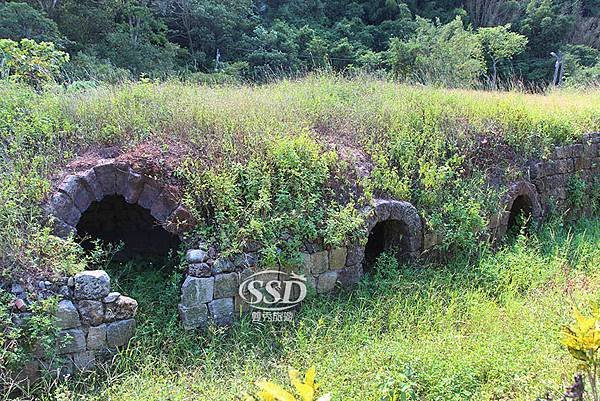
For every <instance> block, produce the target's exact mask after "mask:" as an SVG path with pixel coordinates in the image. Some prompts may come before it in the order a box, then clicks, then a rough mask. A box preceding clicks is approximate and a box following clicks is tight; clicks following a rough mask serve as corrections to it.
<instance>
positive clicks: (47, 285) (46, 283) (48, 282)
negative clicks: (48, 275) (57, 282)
mask: <svg viewBox="0 0 600 401" xmlns="http://www.w3.org/2000/svg"><path fill="white" fill-rule="evenodd" d="M44 285H45V286H46V288H50V287H52V283H51V282H50V281H47V280H46V281H44Z"/></svg>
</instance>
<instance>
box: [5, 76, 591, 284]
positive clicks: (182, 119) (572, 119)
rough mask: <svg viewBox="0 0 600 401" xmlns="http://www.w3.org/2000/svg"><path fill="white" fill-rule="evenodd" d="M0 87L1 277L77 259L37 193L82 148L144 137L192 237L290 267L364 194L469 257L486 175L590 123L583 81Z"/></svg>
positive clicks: (512, 173) (128, 144) (499, 174)
mask: <svg viewBox="0 0 600 401" xmlns="http://www.w3.org/2000/svg"><path fill="white" fill-rule="evenodd" d="M0 95H1V96H0V138H1V143H2V147H1V148H0V156H1V157H0V167H1V170H0V171H1V174H0V189H1V191H0V219H1V221H2V224H1V225H0V234H1V235H0V238H1V240H0V250H1V252H0V255H1V257H0V258H1V259H0V266H2V272H3V275H5V276H10V275H18V274H19V272H23V271H28V270H29V271H32V272H46V273H48V274H50V271H54V272H73V271H77V270H80V269H81V268H82V267H83V265H84V264H85V263H86V260H85V258H83V257H82V254H81V250H80V248H79V245H78V244H76V243H75V242H70V241H67V242H65V241H62V240H59V239H57V238H56V237H53V236H51V235H49V229H48V228H47V227H45V226H44V219H43V210H42V208H41V206H40V205H41V203H42V202H43V200H44V199H45V197H46V196H47V195H48V193H49V190H50V188H51V186H52V184H51V179H52V178H53V177H55V176H56V174H57V172H58V171H60V170H61V169H62V168H64V164H65V163H67V162H68V161H70V160H73V159H74V158H76V157H77V155H82V154H83V153H85V152H86V151H87V150H89V149H95V148H98V147H102V146H115V147H117V148H120V149H122V151H124V152H127V151H130V150H135V149H136V147H138V146H141V145H143V146H146V145H148V144H150V145H152V146H154V147H155V148H156V149H159V155H158V156H156V157H153V160H152V162H154V163H157V167H158V168H160V169H162V170H163V171H164V173H165V174H167V175H171V178H172V179H174V180H176V181H177V182H179V183H180V185H181V188H182V189H183V191H184V199H185V201H186V202H187V203H188V205H189V206H190V207H191V208H192V210H194V211H195V213H197V217H198V218H199V219H200V222H201V224H200V226H199V232H198V233H197V234H198V235H200V236H202V237H204V238H205V239H207V240H214V241H215V242H216V243H220V244H221V245H222V247H223V248H224V249H223V250H224V251H231V252H236V251H239V250H241V249H242V248H243V247H244V246H245V245H247V244H248V243H250V242H258V243H260V244H261V245H262V246H263V247H264V251H263V252H264V255H263V256H264V257H265V260H268V261H270V262H272V263H276V262H279V263H293V262H294V258H295V256H297V251H298V249H299V248H300V247H301V244H302V243H303V242H304V241H314V240H316V239H318V238H324V241H325V243H326V245H333V246H335V245H340V244H343V243H345V242H349V241H355V240H358V239H359V238H357V237H358V235H357V233H359V232H360V229H359V228H360V227H361V219H360V217H359V214H358V210H357V208H358V207H361V206H362V205H365V204H366V203H367V202H368V200H369V199H370V198H372V197H380V196H392V197H394V198H396V199H404V200H408V201H410V202H412V203H413V204H415V206H416V207H417V208H418V209H419V213H421V215H422V216H423V217H424V218H425V220H426V222H427V225H428V228H429V229H431V230H434V231H436V232H439V233H440V234H441V235H442V236H443V238H444V243H443V245H442V246H443V247H444V248H445V249H451V250H453V252H454V253H462V252H466V253H469V252H471V251H472V250H473V249H475V248H476V247H477V241H476V237H475V236H476V234H475V233H476V231H477V230H478V229H480V228H482V227H484V226H485V224H486V220H487V218H488V217H489V215H490V213H491V211H493V210H495V208H496V207H497V201H498V198H499V196H500V195H501V193H500V192H501V190H499V189H498V188H495V187H490V186H489V185H488V184H487V183H489V182H492V181H496V182H497V179H500V180H502V179H505V180H514V179H516V178H518V177H519V175H520V174H522V173H523V172H522V170H520V168H519V166H522V165H523V163H524V162H525V161H526V160H527V159H529V158H535V157H544V155H546V154H548V153H549V152H550V151H551V149H553V146H554V145H556V144H560V143H568V142H570V141H573V140H574V139H576V138H578V137H579V136H580V135H581V134H582V133H584V132H589V131H598V130H599V129H600V114H599V112H598V110H600V106H599V104H600V97H599V96H598V92H595V91H590V92H587V93H569V92H557V93H553V94H550V95H546V96H541V95H526V94H519V93H506V94H494V93H485V92H476V91H463V90H455V91H449V90H442V89H439V90H438V89H431V88H416V87H410V86H403V85H397V84H393V83H389V82H384V81H377V80H372V79H367V78H362V79H355V80H348V79H344V78H340V77H335V76H331V75H329V76H322V75H316V76H313V77H311V78H308V79H304V80H299V81H281V82H278V83H276V84H271V85H261V86H218V87H211V86H198V85H192V84H182V83H177V82H170V83H153V82H150V81H148V80H145V81H142V82H138V83H128V84H124V85H120V86H103V87H99V88H89V89H79V90H74V89H73V88H69V89H64V88H62V87H58V86H57V87H53V88H48V89H47V90H46V91H44V92H40V93H38V92H36V91H35V90H33V89H30V88H27V87H25V86H22V85H20V84H16V83H3V84H1V85H0ZM499 155H502V157H499ZM174 160H175V162H173V161H174ZM167 178H168V177H167ZM576 184H577V183H573V185H572V186H573V188H574V192H581V191H580V190H578V188H579V186H580V185H579V186H578V185H576ZM574 202H575V203H577V201H576V200H575V201H574ZM578 202H579V203H580V202H581V201H578Z"/></svg>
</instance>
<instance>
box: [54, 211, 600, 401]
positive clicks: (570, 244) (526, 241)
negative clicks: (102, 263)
mask: <svg viewBox="0 0 600 401" xmlns="http://www.w3.org/2000/svg"><path fill="white" fill-rule="evenodd" d="M599 250H600V225H598V220H582V221H580V222H578V223H576V224H575V226H568V225H563V224H562V223H559V222H555V223H553V224H552V225H549V226H546V227H544V228H543V229H542V230H541V231H540V232H538V233H533V234H531V235H529V236H527V235H524V234H520V235H517V237H516V238H514V239H513V240H512V241H511V242H510V243H507V244H505V245H503V246H501V247H500V249H499V250H498V251H497V252H491V251H490V250H487V249H484V250H482V252H481V253H480V255H479V257H478V258H476V259H471V260H468V259H460V258H456V259H455V260H454V261H453V262H451V263H449V264H446V265H438V264H431V265H427V266H419V267H417V266H412V265H403V266H400V265H398V262H397V261H396V260H395V259H394V258H393V257H390V256H389V255H385V254H384V255H382V256H381V257H380V258H379V260H378V262H377V265H376V266H375V269H374V273H373V274H372V275H370V276H366V277H365V278H364V279H363V280H362V281H361V282H360V284H359V286H358V288H356V289H354V290H350V291H340V292H338V293H337V294H335V295H332V296H315V297H312V298H310V299H308V300H307V301H306V302H305V303H304V304H303V306H302V308H301V310H300V311H298V312H297V314H296V316H295V319H294V322H293V323H291V324H281V323H279V324H278V323H252V322H251V320H250V318H249V317H248V318H245V319H242V320H241V321H240V322H239V323H237V324H236V325H235V327H233V328H232V329H231V330H229V331H227V330H223V329H215V328H212V329H210V330H209V331H208V332H204V333H194V332H185V331H183V330H182V329H181V328H180V326H179V325H178V324H177V318H176V315H177V312H176V308H175V305H176V303H177V298H178V296H179V292H178V280H180V277H179V275H178V274H177V272H176V271H175V272H169V271H168V270H161V269H158V270H157V269H151V268H150V267H149V266H144V265H139V266H138V267H135V268H134V267H133V266H130V267H127V269H133V270H127V271H121V270H119V269H117V270H116V271H115V270H113V273H112V274H113V277H114V278H115V282H116V283H117V286H118V287H119V289H120V290H121V291H123V292H124V293H126V294H128V295H130V296H133V297H135V298H136V299H137V300H138V301H139V303H140V311H139V327H138V331H137V333H136V337H135V339H134V346H131V347H129V348H128V349H126V350H124V351H122V353H121V354H120V355H119V356H118V357H117V358H116V359H115V364H114V365H113V366H112V367H110V368H105V369H104V370H103V371H101V372H96V373H93V374H91V375H90V376H88V377H86V378H79V379H74V378H72V379H70V380H69V381H67V383H65V384H63V385H61V386H59V387H58V388H53V389H51V390H50V394H49V395H47V396H44V397H43V398H47V399H61V400H76V399H77V400H81V399H85V400H89V401H92V400H120V401H127V400H139V399H144V400H160V399H169V400H189V399H211V400H236V399H239V398H238V397H240V396H241V395H242V394H244V393H246V392H250V391H252V389H253V386H254V385H253V382H254V381H255V380H258V379H261V378H264V379H268V380H271V381H275V382H277V383H280V384H284V383H286V382H287V378H286V372H287V370H288V368H289V367H296V368H299V369H301V370H304V369H306V368H308V367H310V366H312V365H314V366H315V367H316V368H317V372H318V375H319V379H320V383H321V391H322V392H323V393H327V392H330V393H331V394H332V399H333V400H361V401H371V400H373V401H379V400H384V399H392V398H390V397H391V396H393V395H396V396H397V397H400V396H401V395H404V396H406V397H412V398H407V399H419V400H421V399H422V400H498V399H503V400H528V401H532V400H534V399H535V398H536V397H538V396H542V395H543V394H545V393H546V392H547V391H549V392H550V393H551V394H554V395H556V396H558V395H559V394H561V393H562V391H563V389H564V386H565V385H566V384H568V383H569V381H570V379H571V377H572V374H573V373H574V372H575V371H576V368H577V367H576V364H575V362H574V361H573V360H572V359H571V357H570V356H569V354H568V353H567V352H566V350H564V349H563V348H562V346H561V344H560V342H559V329H560V326H561V324H565V323H568V322H569V321H570V314H571V308H572V306H574V305H586V304H587V303H588V301H590V300H594V301H599V299H598V297H599V294H600V292H599V288H600V287H599V286H600V276H599V275H598V271H597V267H598V265H599V264H600V251H599ZM119 271H121V273H122V274H121V273H118V272H119ZM125 273H127V274H125ZM129 273H134V274H129ZM125 276H127V277H128V279H127V280H123V279H122V278H121V277H125ZM385 397H388V398H385ZM400 399H402V398H400Z"/></svg>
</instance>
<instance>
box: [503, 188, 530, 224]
mask: <svg viewBox="0 0 600 401" xmlns="http://www.w3.org/2000/svg"><path fill="white" fill-rule="evenodd" d="M532 212H533V204H532V202H531V199H529V197H528V196H525V195H519V196H517V197H516V198H515V200H514V201H513V204H512V206H511V208H510V215H509V217H508V226H507V231H508V232H509V233H515V232H516V231H519V230H520V229H521V227H523V225H525V224H528V223H529V222H531V216H532Z"/></svg>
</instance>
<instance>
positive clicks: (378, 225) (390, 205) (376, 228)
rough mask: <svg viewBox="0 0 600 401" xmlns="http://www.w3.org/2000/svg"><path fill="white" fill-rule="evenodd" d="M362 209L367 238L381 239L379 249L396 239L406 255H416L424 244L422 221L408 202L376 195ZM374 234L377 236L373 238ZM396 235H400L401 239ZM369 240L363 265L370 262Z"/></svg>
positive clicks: (412, 256)
mask: <svg viewBox="0 0 600 401" xmlns="http://www.w3.org/2000/svg"><path fill="white" fill-rule="evenodd" d="M365 213H366V216H367V217H366V232H367V235H368V236H369V237H370V238H369V241H380V240H383V241H384V244H383V245H381V247H382V249H385V248H386V247H387V246H388V245H390V244H393V243H394V241H397V242H398V244H397V245H400V246H401V247H402V248H403V249H402V252H403V253H404V254H405V256H407V257H409V258H415V257H417V256H418V255H419V253H420V252H421V249H422V248H423V225H422V222H421V218H420V216H419V213H418V212H417V209H416V208H415V207H414V206H413V205H412V204H411V203H409V202H404V201H397V200H384V199H377V200H375V202H374V203H373V205H372V206H370V207H369V208H367V209H366V210H365ZM375 235H376V236H379V237H380V239H377V238H373V236H375ZM399 236H402V237H403V238H401V239H400V238H398V237H399ZM386 237H395V238H386ZM369 241H367V245H366V247H365V248H364V257H363V260H362V262H363V265H364V264H365V263H368V262H369V261H368V260H367V259H368V258H369V252H370V250H369V246H370V245H369Z"/></svg>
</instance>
